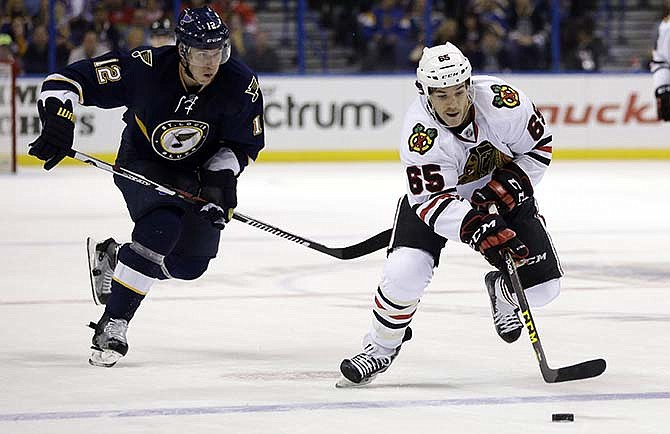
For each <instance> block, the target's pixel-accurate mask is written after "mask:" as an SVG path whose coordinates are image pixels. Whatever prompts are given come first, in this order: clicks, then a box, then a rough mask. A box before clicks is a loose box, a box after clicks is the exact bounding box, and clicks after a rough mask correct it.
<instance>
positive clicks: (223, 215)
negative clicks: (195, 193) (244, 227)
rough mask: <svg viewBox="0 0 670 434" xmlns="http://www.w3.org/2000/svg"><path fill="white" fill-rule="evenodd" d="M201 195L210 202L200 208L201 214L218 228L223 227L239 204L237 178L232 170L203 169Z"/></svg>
mask: <svg viewBox="0 0 670 434" xmlns="http://www.w3.org/2000/svg"><path fill="white" fill-rule="evenodd" d="M201 181H202V190H201V191H200V196H201V197H202V198H203V199H206V200H208V201H209V202H210V203H208V204H207V205H205V206H203V207H202V208H200V211H199V212H200V215H202V217H203V218H204V219H206V220H209V222H210V223H212V226H214V227H215V228H217V229H223V228H224V227H225V226H226V223H228V222H229V221H230V219H231V218H232V217H233V210H234V209H235V207H236V206H237V178H236V177H235V175H234V174H233V171H232V170H219V171H216V172H213V171H210V170H203V171H202V173H201Z"/></svg>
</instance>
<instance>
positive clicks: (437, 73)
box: [416, 42, 472, 96]
mask: <svg viewBox="0 0 670 434" xmlns="http://www.w3.org/2000/svg"><path fill="white" fill-rule="evenodd" d="M471 75H472V66H470V61H469V60H468V58H467V57H465V55H464V54H463V52H461V50H459V49H458V47H456V46H455V45H454V44H452V43H451V42H446V43H445V44H443V45H436V46H435V47H426V48H424V49H423V54H422V55H421V59H420V60H419V67H418V68H416V80H417V81H416V84H417V87H418V88H419V90H420V91H421V92H422V93H423V94H424V95H426V96H428V95H429V90H430V88H439V87H449V86H455V85H457V84H461V83H467V82H468V80H469V79H470V76H471Z"/></svg>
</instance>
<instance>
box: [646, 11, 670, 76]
mask: <svg viewBox="0 0 670 434" xmlns="http://www.w3.org/2000/svg"><path fill="white" fill-rule="evenodd" d="M650 67H651V72H653V73H654V89H658V88H659V87H660V86H663V85H670V16H668V17H665V18H664V19H663V21H661V24H659V26H658V38H657V39H656V45H655V47H654V53H653V57H652V60H651V63H650Z"/></svg>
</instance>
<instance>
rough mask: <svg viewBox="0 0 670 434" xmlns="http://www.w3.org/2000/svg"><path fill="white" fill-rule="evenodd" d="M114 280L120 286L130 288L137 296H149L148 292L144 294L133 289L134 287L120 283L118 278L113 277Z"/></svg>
mask: <svg viewBox="0 0 670 434" xmlns="http://www.w3.org/2000/svg"><path fill="white" fill-rule="evenodd" d="M112 280H113V281H114V282H116V283H118V284H119V285H121V286H123V287H124V288H128V289H130V290H131V291H133V292H134V293H135V294H139V295H147V293H146V292H142V291H140V290H139V289H137V288H133V287H132V286H130V285H128V284H127V283H126V282H122V281H120V280H119V279H117V278H116V277H112Z"/></svg>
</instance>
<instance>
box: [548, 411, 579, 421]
mask: <svg viewBox="0 0 670 434" xmlns="http://www.w3.org/2000/svg"><path fill="white" fill-rule="evenodd" d="M551 421H552V422H574V421H575V415H574V414H572V413H554V414H552V415H551Z"/></svg>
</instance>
